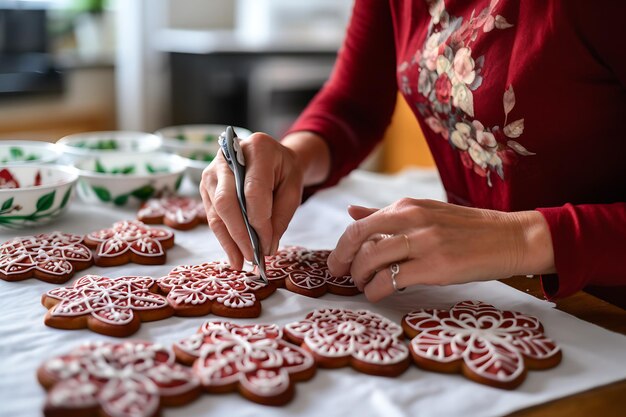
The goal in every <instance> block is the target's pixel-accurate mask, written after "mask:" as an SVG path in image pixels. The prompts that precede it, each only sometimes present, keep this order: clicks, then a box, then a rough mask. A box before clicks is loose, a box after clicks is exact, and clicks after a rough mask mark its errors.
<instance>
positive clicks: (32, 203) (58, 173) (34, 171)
mask: <svg viewBox="0 0 626 417" xmlns="http://www.w3.org/2000/svg"><path fill="white" fill-rule="evenodd" d="M77 179H78V173H77V171H76V170H75V169H74V168H72V167H64V166H57V165H34V164H30V165H15V166H5V167H3V168H0V228H4V229H18V228H22V227H28V226H35V225H40V224H44V223H47V222H50V221H52V220H54V219H56V218H57V217H59V216H60V215H61V214H63V213H64V212H65V210H66V209H67V207H68V206H69V202H70V199H71V197H72V190H73V189H74V184H76V180H77Z"/></svg>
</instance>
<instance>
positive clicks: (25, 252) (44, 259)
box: [0, 232, 93, 284]
mask: <svg viewBox="0 0 626 417" xmlns="http://www.w3.org/2000/svg"><path fill="white" fill-rule="evenodd" d="M82 242H83V238H82V236H77V235H72V234H68V233H61V232H52V233H48V234H40V235H35V236H26V237H16V238H14V239H12V240H9V241H7V242H5V243H3V244H2V246H0V278H2V279H4V280H6V281H19V280H23V279H27V278H31V277H35V278H37V279H40V280H42V281H46V282H51V283H53V284H62V283H64V282H66V281H67V280H69V279H70V278H71V277H72V276H73V275H74V272H76V271H80V270H81V269H85V268H88V267H89V266H91V265H92V264H93V256H92V254H91V251H90V250H89V248H87V247H86V246H85V245H83V244H82Z"/></svg>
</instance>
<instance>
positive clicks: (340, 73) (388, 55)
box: [287, 0, 397, 197]
mask: <svg viewBox="0 0 626 417" xmlns="http://www.w3.org/2000/svg"><path fill="white" fill-rule="evenodd" d="M395 76H396V67H395V46H394V33H393V25H392V18H391V11H390V8H389V3H388V2H387V1H383V0H356V2H355V5H354V9H353V11H352V18H351V21H350V24H349V26H348V31H347V34H346V38H345V41H344V44H343V46H342V48H341V49H340V51H339V54H338V57H337V61H336V63H335V67H334V69H333V72H332V74H331V77H330V79H329V80H328V82H327V83H326V84H325V85H324V87H323V88H322V90H321V91H320V92H319V93H318V94H317V95H316V96H315V98H314V99H313V100H312V101H311V103H309V105H308V107H307V108H306V109H305V110H304V112H303V113H302V114H301V116H300V117H299V118H298V119H297V120H296V122H295V124H294V125H293V126H292V127H291V128H290V129H289V131H288V132H287V134H289V133H293V132H296V131H310V132H314V133H316V134H318V135H320V136H321V137H322V138H323V139H324V140H325V141H326V143H327V145H328V148H329V150H330V157H331V167H330V174H329V176H328V178H327V179H326V180H325V181H324V182H323V183H322V184H319V185H316V186H314V187H308V188H307V189H306V190H305V192H304V195H305V197H307V196H310V195H311V194H313V193H314V192H315V191H317V190H318V189H321V188H325V187H329V186H332V185H334V184H336V183H337V182H338V181H339V180H340V179H341V178H342V177H343V176H345V175H346V174H348V173H349V172H350V171H351V170H353V169H354V168H356V167H357V166H358V164H359V163H360V162H361V161H362V160H363V159H365V157H366V156H367V155H368V154H369V153H370V152H371V150H372V149H373V148H374V146H375V145H376V144H377V143H378V142H379V141H380V140H381V139H382V137H383V134H384V132H385V129H386V127H387V126H388V125H389V123H390V120H391V115H392V113H393V110H394V106H395V100H396V90H397V88H396V79H395Z"/></svg>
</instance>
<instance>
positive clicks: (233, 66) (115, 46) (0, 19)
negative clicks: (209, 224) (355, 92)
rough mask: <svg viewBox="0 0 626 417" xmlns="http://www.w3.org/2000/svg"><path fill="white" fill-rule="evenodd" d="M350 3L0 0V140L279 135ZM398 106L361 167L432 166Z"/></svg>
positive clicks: (339, 31) (331, 48) (327, 63)
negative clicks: (108, 133) (208, 129)
mask: <svg viewBox="0 0 626 417" xmlns="http://www.w3.org/2000/svg"><path fill="white" fill-rule="evenodd" d="M352 2H353V0H312V1H293V0H108V1H107V0H0V139H35V140H45V141H50V142H54V141H56V140H57V139H59V138H61V137H62V136H65V135H67V134H71V133H76V132H83V131H95V130H140V131H146V132H152V131H155V130H157V129H159V128H162V127H165V126H168V125H180V124H191V123H193V124H195V123H217V124H233V125H237V126H244V127H247V128H249V129H250V130H253V131H264V132H267V133H270V134H272V135H274V136H275V137H280V136H281V134H282V133H283V132H285V130H286V129H287V128H288V127H289V126H290V124H291V123H292V122H293V121H294V120H295V118H296V117H297V116H298V114H299V113H300V111H301V110H302V109H303V108H304V106H306V104H307V103H308V101H309V100H310V99H311V98H312V97H313V96H314V95H315V93H316V92H317V91H318V90H319V89H320V88H321V87H322V85H323V83H324V82H325V80H326V79H327V77H328V75H329V74H330V71H331V70H332V66H333V63H334V61H335V58H336V53H337V50H338V48H339V47H340V45H341V42H342V40H343V36H344V31H345V28H346V25H347V22H348V20H349V16H350V11H351V8H352ZM419 137H421V131H420V130H419V127H418V125H417V123H416V122H415V120H414V118H413V116H412V114H411V112H410V110H409V109H408V107H407V105H406V103H404V101H403V100H402V99H399V101H398V105H397V108H396V114H395V115H394V120H393V123H392V125H391V126H390V128H389V130H388V132H387V135H386V139H385V141H384V144H383V145H382V146H381V147H380V149H379V150H378V151H377V152H376V154H375V155H374V156H373V157H372V158H370V160H369V161H368V163H367V165H366V166H367V168H369V169H372V170H377V171H383V172H395V171H398V170H400V169H402V168H404V167H405V166H407V165H419V166H431V165H432V159H431V157H430V154H429V152H428V149H427V147H426V145H425V143H424V142H423V141H422V140H416V138H419Z"/></svg>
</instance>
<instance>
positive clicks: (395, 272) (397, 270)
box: [389, 263, 406, 292]
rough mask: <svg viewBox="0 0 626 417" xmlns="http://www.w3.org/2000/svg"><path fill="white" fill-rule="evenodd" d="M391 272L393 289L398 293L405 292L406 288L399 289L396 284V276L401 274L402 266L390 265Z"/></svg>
mask: <svg viewBox="0 0 626 417" xmlns="http://www.w3.org/2000/svg"><path fill="white" fill-rule="evenodd" d="M389 270H390V271H391V285H393V289H394V290H395V291H396V292H402V291H404V290H405V289H406V288H398V283H397V282H396V275H398V274H399V273H400V265H398V264H397V263H393V264H391V265H389Z"/></svg>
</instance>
